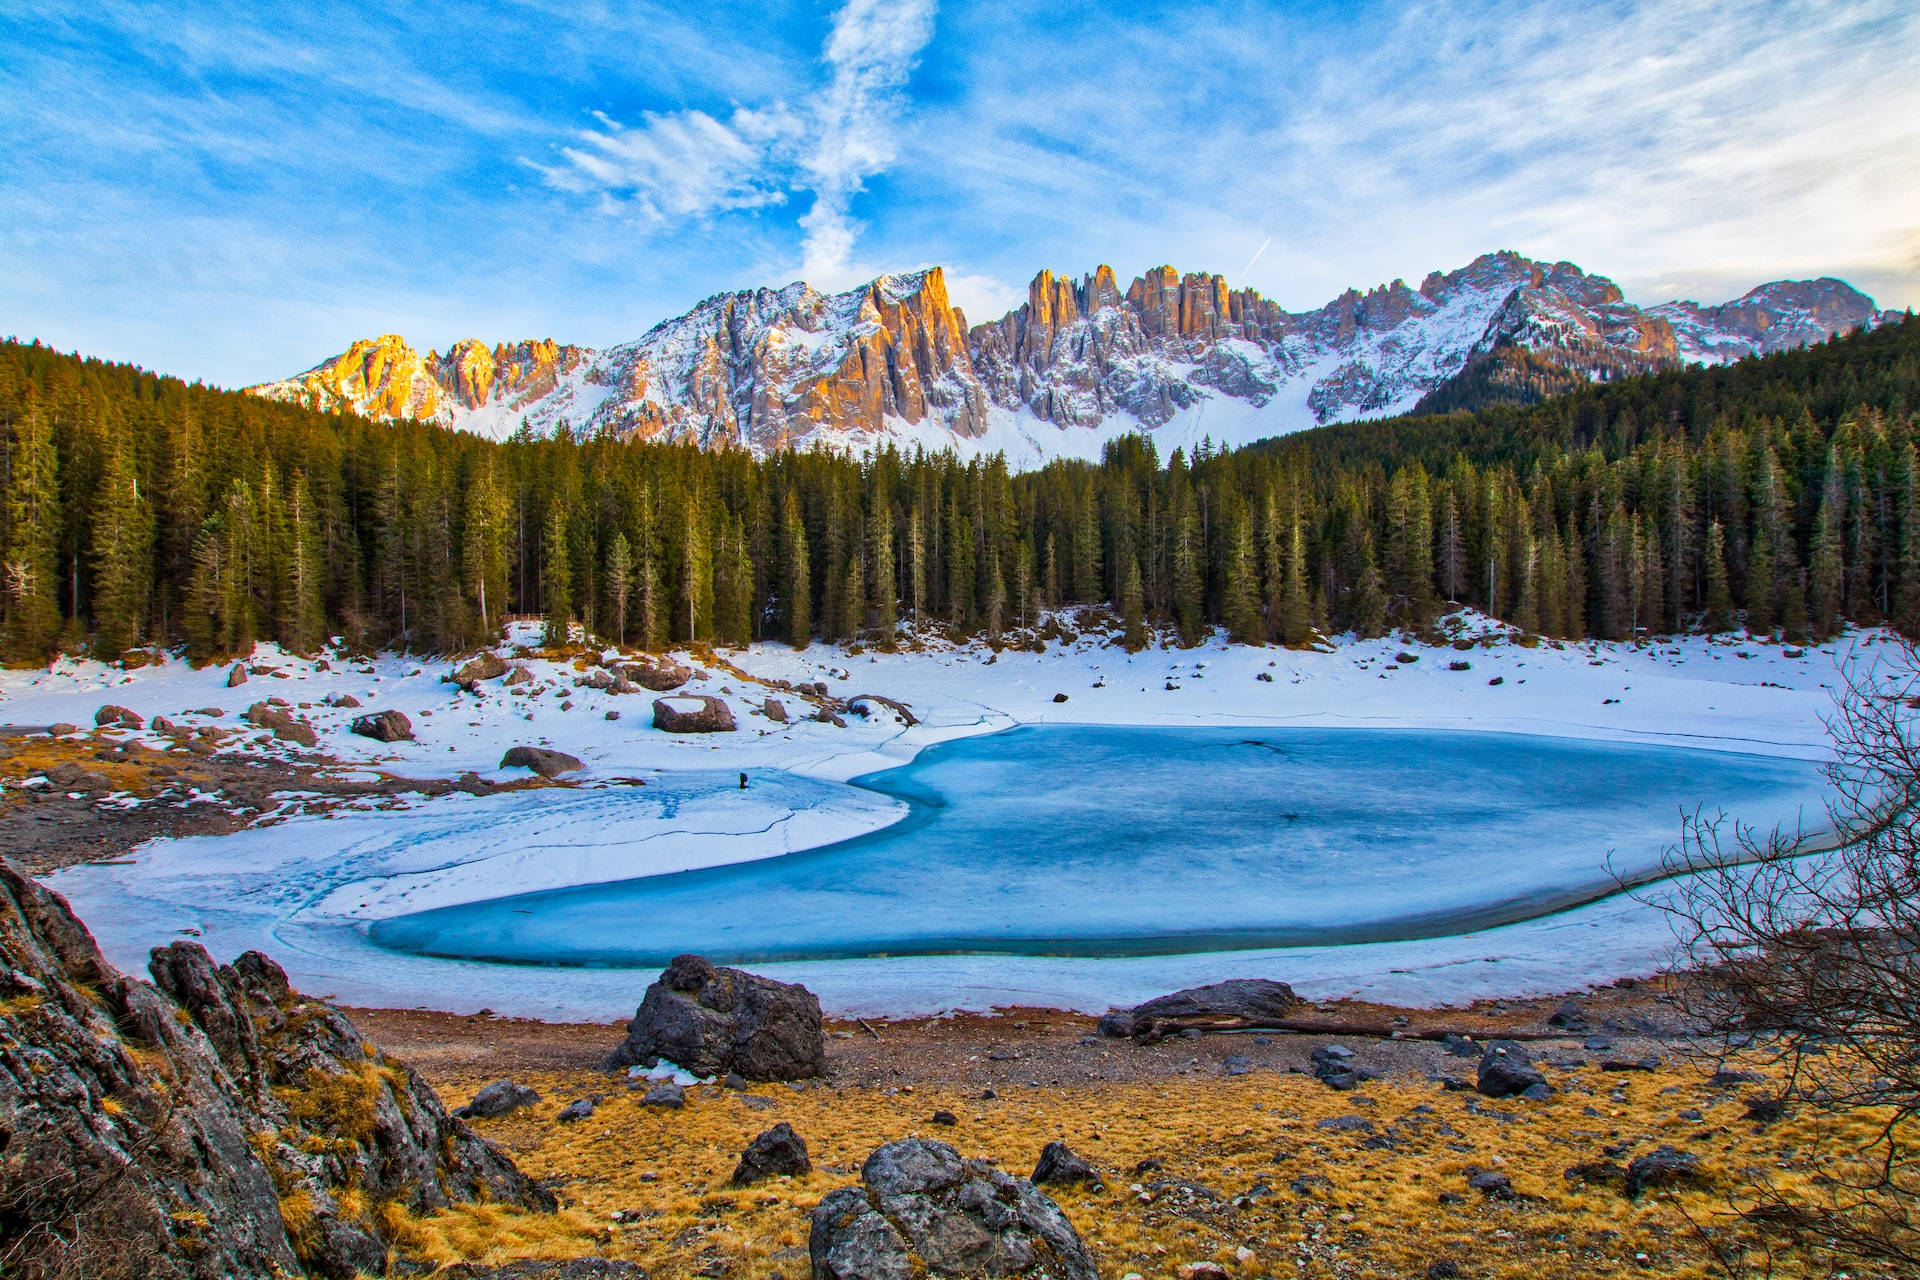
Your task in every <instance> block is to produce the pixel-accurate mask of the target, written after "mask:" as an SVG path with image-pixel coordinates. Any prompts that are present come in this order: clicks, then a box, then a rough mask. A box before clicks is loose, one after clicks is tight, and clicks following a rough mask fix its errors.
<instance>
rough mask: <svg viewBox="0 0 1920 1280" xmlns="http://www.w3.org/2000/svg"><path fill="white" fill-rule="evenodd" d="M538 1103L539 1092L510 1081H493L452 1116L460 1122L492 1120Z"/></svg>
mask: <svg viewBox="0 0 1920 1280" xmlns="http://www.w3.org/2000/svg"><path fill="white" fill-rule="evenodd" d="M538 1101H540V1092H539V1090H537V1089H530V1088H528V1087H527V1086H526V1085H524V1084H515V1083H514V1082H513V1081H511V1080H495V1081H494V1082H493V1083H492V1084H490V1085H488V1086H486V1087H485V1088H484V1089H482V1090H480V1092H478V1093H476V1094H474V1095H473V1101H472V1102H469V1103H468V1104H467V1105H466V1106H464V1107H461V1108H460V1109H459V1110H458V1111H456V1112H454V1113H453V1114H454V1115H456V1116H459V1117H460V1118H461V1119H462V1120H492V1119H494V1118H495V1117H497V1116H504V1115H507V1114H509V1113H511V1112H514V1111H518V1110H519V1109H520V1108H521V1107H530V1106H532V1105H533V1104H534V1103H536V1102H538Z"/></svg>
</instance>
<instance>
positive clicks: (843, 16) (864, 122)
mask: <svg viewBox="0 0 1920 1280" xmlns="http://www.w3.org/2000/svg"><path fill="white" fill-rule="evenodd" d="M933 14H934V4H933V0H848V2H847V4H846V5H844V6H843V7H842V8H841V9H840V11H839V12H838V13H836V14H835V15H834V18H833V30H832V33H831V34H830V35H828V37H827V44H826V49H825V52H824V55H823V61H824V62H825V63H826V65H827V67H828V69H829V71H830V72H831V79H830V80H829V81H828V84H827V87H826V91H825V92H824V93H823V94H822V95H821V100H820V106H819V109H818V111H817V113H816V119H815V122H814V123H815V132H814V134H813V137H812V139H811V141H810V145H809V146H808V148H807V151H806V154H805V157H804V159H803V161H802V165H803V168H804V170H805V172H806V175H807V178H808V182H809V185H810V186H811V187H812V189H813V197H814V199H813V207H812V208H811V209H809V210H808V211H807V213H806V214H805V216H803V217H802V218H801V219H800V225H801V227H802V228H804V229H805V231H806V240H805V243H804V245H803V249H802V262H801V270H802V274H803V275H804V276H805V277H806V278H807V279H809V280H812V281H814V282H815V283H818V284H821V285H824V286H826V287H829V288H839V287H843V286H845V285H849V284H852V283H854V282H855V281H854V279H853V278H852V276H853V275H856V274H858V273H856V272H854V271H853V263H852V258H853V245H854V239H855V237H856V236H857V235H858V232H859V227H858V225H857V224H856V223H855V222H854V220H853V218H852V216H851V214H850V212H849V207H850V205H851V202H852V200H853V196H854V194H855V193H856V192H858V191H859V190H860V188H861V187H862V185H864V183H865V182H866V180H867V178H868V177H869V176H871V175H873V174H875V173H878V172H880V171H881V170H883V169H885V168H886V166H887V165H888V164H889V163H890V162H891V161H892V160H893V158H894V147H895V139H896V138H897V137H898V136H899V133H900V126H901V117H902V115H903V114H904V104H903V103H902V102H901V97H900V89H901V86H902V85H904V84H905V83H906V80H907V77H908V76H909V75H910V74H912V72H913V68H914V66H915V65H916V64H917V63H918V61H919V58H920V51H921V50H922V49H924V48H925V47H926V44H927V41H928V40H929V39H931V38H932V37H933Z"/></svg>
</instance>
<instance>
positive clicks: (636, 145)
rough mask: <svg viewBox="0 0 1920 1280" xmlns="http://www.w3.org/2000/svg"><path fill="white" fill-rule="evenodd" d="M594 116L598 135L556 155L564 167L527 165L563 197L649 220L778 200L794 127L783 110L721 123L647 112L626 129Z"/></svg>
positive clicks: (585, 135)
mask: <svg viewBox="0 0 1920 1280" xmlns="http://www.w3.org/2000/svg"><path fill="white" fill-rule="evenodd" d="M594 116H595V118H596V119H598V120H599V121H600V124H601V128H599V129H588V130H583V131H582V132H581V133H580V135H579V139H578V144H577V145H575V146H571V147H562V148H561V149H560V154H561V155H562V156H564V157H565V158H566V161H567V163H566V164H564V165H551V166H547V165H536V166H535V167H536V168H538V169H540V171H541V172H542V173H544V174H545V175H546V177H547V181H548V182H550V183H552V184H553V185H554V186H555V187H558V188H559V189H561V190H563V191H571V192H575V193H585V192H593V191H600V192H605V193H607V194H609V195H611V196H613V197H616V198H617V199H619V200H621V201H624V202H626V203H627V204H629V205H630V206H631V207H632V208H634V209H635V210H637V211H638V212H639V213H641V214H642V215H643V216H645V217H647V218H649V219H651V220H655V221H666V220H669V219H680V218H687V217H701V216H705V215H707V214H712V213H719V212H723V211H725V210H729V209H757V208H763V207H765V206H767V205H776V204H782V203H785V201H786V198H787V196H786V191H785V189H784V187H783V185H782V183H781V181H780V174H781V170H782V169H783V168H784V167H785V166H784V165H783V164H782V163H781V158H782V156H783V155H785V154H789V153H790V152H791V149H792V146H793V143H794V141H795V139H796V137H797V136H798V134H799V132H800V124H799V122H798V121H797V120H796V119H795V118H794V117H793V115H792V114H791V113H789V112H788V111H787V109H786V106H785V105H784V104H778V103H776V104H775V105H774V106H772V107H770V108H768V109H766V110H763V111H755V110H750V109H748V108H745V107H741V108H738V109H736V110H735V111H734V112H733V114H732V115H731V116H729V117H728V118H727V119H726V120H725V121H721V120H716V119H715V118H714V117H712V116H710V115H708V114H707V113H706V112H704V111H674V112H667V113H660V112H653V111H649V112H647V113H645V115H644V116H643V117H642V121H641V123H640V124H639V125H638V126H636V127H633V128H628V127H626V126H625V125H622V124H621V123H620V122H619V121H617V120H614V119H612V118H611V117H609V116H607V115H605V114H603V113H601V112H595V113H594Z"/></svg>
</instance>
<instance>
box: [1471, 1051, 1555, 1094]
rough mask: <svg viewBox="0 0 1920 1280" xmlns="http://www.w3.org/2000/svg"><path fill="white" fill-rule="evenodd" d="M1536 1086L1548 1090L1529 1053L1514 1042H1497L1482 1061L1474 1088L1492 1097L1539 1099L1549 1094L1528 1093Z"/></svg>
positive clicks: (1545, 1081)
mask: <svg viewBox="0 0 1920 1280" xmlns="http://www.w3.org/2000/svg"><path fill="white" fill-rule="evenodd" d="M1535 1085H1538V1086H1540V1087H1541V1088H1542V1089H1547V1088H1548V1086H1547V1078H1546V1077H1545V1076H1543V1075H1541V1074H1540V1072H1539V1071H1538V1070H1536V1069H1535V1068H1534V1066H1533V1059H1532V1057H1531V1056H1529V1055H1528V1053H1527V1051H1526V1050H1525V1049H1523V1048H1521V1047H1520V1046H1519V1045H1517V1044H1515V1043H1514V1042H1513V1041H1511V1040H1495V1041H1493V1042H1491V1043H1490V1044H1488V1045H1487V1048H1486V1052H1485V1053H1484V1054H1483V1055H1481V1058H1480V1072H1479V1078H1478V1079H1477V1080H1476V1081H1475V1085H1474V1087H1475V1088H1476V1089H1478V1090H1479V1091H1480V1092H1481V1093H1483V1094H1485V1095H1486V1096H1487V1097H1489V1098H1512V1097H1517V1096H1523V1095H1524V1096H1525V1097H1527V1098H1529V1099H1534V1100H1537V1099H1539V1098H1544V1097H1546V1096H1548V1094H1550V1093H1551V1090H1550V1089H1549V1090H1548V1094H1534V1093H1530V1092H1528V1091H1529V1090H1531V1089H1533V1087H1534V1086H1535Z"/></svg>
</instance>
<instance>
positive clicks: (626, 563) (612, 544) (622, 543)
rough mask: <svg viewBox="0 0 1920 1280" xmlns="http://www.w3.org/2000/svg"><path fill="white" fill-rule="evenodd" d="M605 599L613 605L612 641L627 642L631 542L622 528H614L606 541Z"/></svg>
mask: <svg viewBox="0 0 1920 1280" xmlns="http://www.w3.org/2000/svg"><path fill="white" fill-rule="evenodd" d="M604 579H605V582H606V587H607V601H608V603H609V604H611V605H612V606H613V627H614V631H613V635H614V643H616V644H618V645H620V646H621V647H622V648H625V647H626V643H627V601H628V600H629V599H631V598H632V596H633V544H632V543H630V542H628V541H627V535H626V532H625V531H624V530H619V529H616V530H614V534H613V538H612V540H611V541H609V542H608V543H607V567H606V572H605V574H604Z"/></svg>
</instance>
